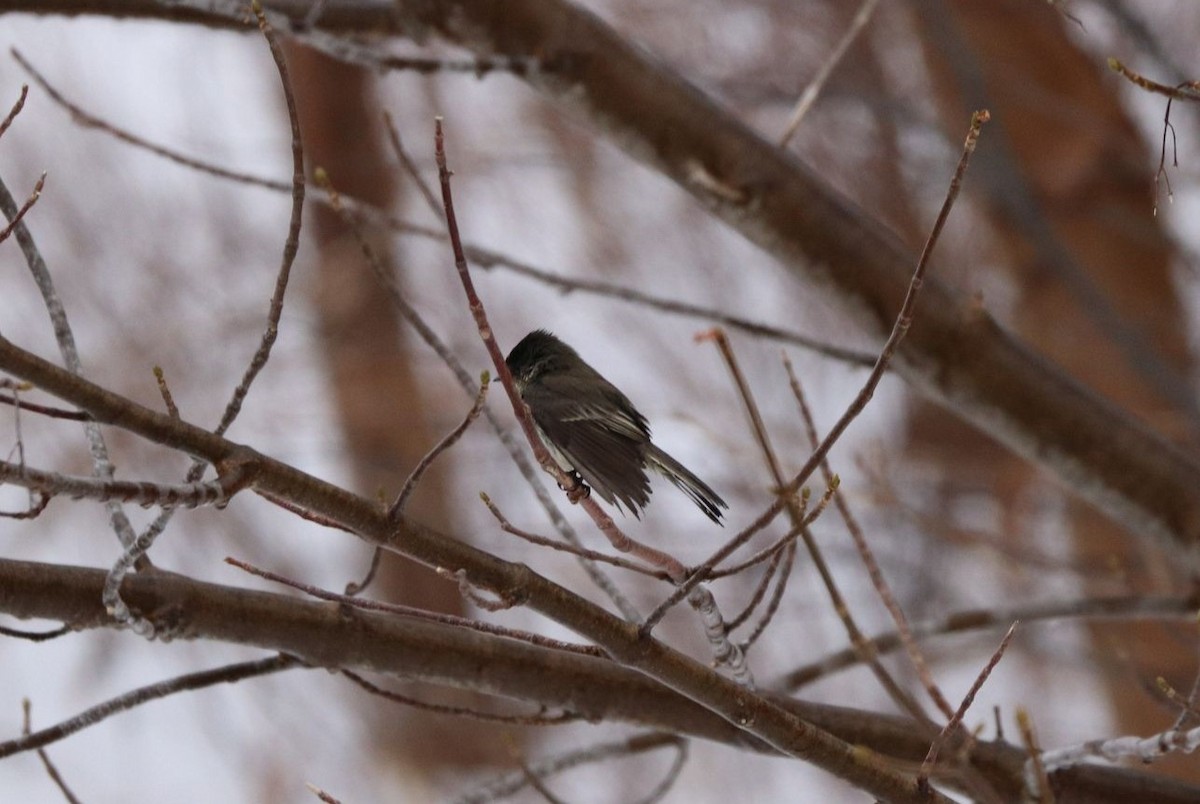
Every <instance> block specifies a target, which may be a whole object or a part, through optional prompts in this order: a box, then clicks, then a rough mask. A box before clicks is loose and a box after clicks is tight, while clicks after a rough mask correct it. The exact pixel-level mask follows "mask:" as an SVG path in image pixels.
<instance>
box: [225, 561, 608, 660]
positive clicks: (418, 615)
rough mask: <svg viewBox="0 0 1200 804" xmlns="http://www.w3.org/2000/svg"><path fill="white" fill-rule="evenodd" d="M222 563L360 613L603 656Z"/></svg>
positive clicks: (240, 564) (583, 647)
mask: <svg viewBox="0 0 1200 804" xmlns="http://www.w3.org/2000/svg"><path fill="white" fill-rule="evenodd" d="M225 563H226V564H228V565H230V566H231V567H237V568H238V569H240V570H242V571H243V572H248V573H250V574H251V575H257V576H258V577H260V578H264V579H266V580H268V581H274V582H275V583H280V584H283V585H284V586H289V587H291V588H292V589H296V590H299V591H301V592H303V593H304V594H306V595H309V596H310V597H315V598H317V599H318V600H328V601H331V602H334V603H340V604H342V605H343V606H348V607H350V608H355V609H361V610H363V611H381V612H385V613H387V614H397V615H399V616H401V617H412V618H414V619H417V620H427V621H429V622H434V623H441V624H442V625H451V626H454V627H456V628H466V629H469V630H471V631H479V632H480V633H483V634H493V635H495V636H502V637H507V638H509V639H517V640H520V641H521V642H528V643H529V644H530V645H537V646H538V647H542V648H550V649H552V650H561V651H566V652H568V653H579V654H582V655H584V656H604V655H605V654H604V652H603V651H601V650H600V649H599V648H597V647H595V646H593V645H578V644H575V643H572V642H563V641H561V640H558V639H551V638H549V637H544V636H542V635H540V634H534V633H530V632H528V631H518V630H516V629H513V628H504V627H503V626H499V625H492V624H491V623H485V622H480V621H479V620H472V619H470V618H467V617H459V616H458V615H456V614H441V613H439V612H435V611H429V610H427V609H418V608H414V607H413V606H405V605H403V604H401V603H384V602H382V601H379V600H368V599H365V598H361V597H354V596H352V595H348V594H347V595H339V594H338V593H337V592H330V591H329V590H328V589H322V588H320V587H319V586H312V585H310V584H306V583H301V582H300V581H297V580H295V579H293V578H289V577H287V576H286V575H280V574H279V573H276V572H271V571H270V570H265V569H262V568H261V567H256V566H254V565H253V564H249V563H247V562H245V561H240V560H239V559H236V558H233V557H231V556H226V557H225Z"/></svg>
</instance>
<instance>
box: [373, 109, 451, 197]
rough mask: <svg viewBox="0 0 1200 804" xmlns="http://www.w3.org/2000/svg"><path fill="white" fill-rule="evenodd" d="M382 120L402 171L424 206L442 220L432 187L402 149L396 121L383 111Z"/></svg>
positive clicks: (402, 144)
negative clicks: (410, 181) (415, 186)
mask: <svg viewBox="0 0 1200 804" xmlns="http://www.w3.org/2000/svg"><path fill="white" fill-rule="evenodd" d="M383 122H384V124H385V125H386V126H387V131H388V140H389V142H391V144H392V150H393V151H395V152H396V158H397V159H399V160H400V164H401V165H403V166H404V172H405V173H407V174H408V177H409V178H410V179H412V181H413V184H415V185H417V190H418V192H420V194H421V198H422V199H423V200H424V201H425V206H427V207H429V209H430V211H432V212H433V216H434V217H435V218H437V219H438V220H442V216H443V215H444V214H445V213H444V212H443V211H442V206H441V204H439V203H438V200H437V197H436V196H435V195H434V194H433V188H432V187H430V186H429V182H427V181H425V177H424V176H422V175H421V171H420V169H419V168H418V167H417V164H416V162H414V161H413V160H412V157H411V156H409V155H408V151H406V150H405V149H404V143H403V142H402V141H401V139H400V130H399V129H398V128H396V121H395V120H393V119H392V116H391V114H390V113H388V112H384V113H383Z"/></svg>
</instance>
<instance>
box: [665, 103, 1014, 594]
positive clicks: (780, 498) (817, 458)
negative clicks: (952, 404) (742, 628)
mask: <svg viewBox="0 0 1200 804" xmlns="http://www.w3.org/2000/svg"><path fill="white" fill-rule="evenodd" d="M990 119H991V116H990V115H989V114H988V112H987V110H986V109H985V110H980V111H977V112H975V113H974V114H973V115H971V127H970V129H969V130H968V132H967V137H966V141H965V143H964V144H963V150H962V156H961V157H960V159H959V161H958V165H957V167H956V168H955V171H954V176H953V178H952V179H951V181H950V186H949V188H948V189H947V191H946V199H945V201H944V202H943V203H942V208H941V210H940V211H939V212H938V216H937V219H936V220H935V221H934V224H933V228H932V230H931V231H930V233H929V237H928V238H927V239H926V241H925V247H924V248H923V249H922V250H921V256H920V258H919V259H918V260H917V265H916V268H915V269H914V271H913V275H912V279H911V280H910V281H909V285H908V291H907V293H905V296H904V302H903V304H901V306H900V312H899V313H898V314H897V316H896V321H895V324H894V325H893V326H892V331H891V334H889V335H888V339H887V341H886V342H885V343H884V345H883V348H882V349H881V350H880V352H879V357H878V358H877V359H876V361H875V366H874V368H872V369H871V373H870V375H869V376H868V377H867V379H866V381H865V382H864V383H863V386H862V388H861V389H860V390H859V392H858V394H857V395H856V396H855V398H854V400H853V401H852V402H851V403H850V405H849V406H848V407H847V408H846V411H845V412H844V413H843V414H842V416H841V418H839V419H838V420H837V422H836V423H835V424H834V425H833V427H832V428H831V429H830V430H829V433H828V434H826V436H825V438H824V440H823V441H822V442H821V444H820V445H819V446H818V447H817V448H816V449H815V450H813V452H812V454H811V455H809V457H808V460H807V461H806V462H805V464H804V466H803V467H802V468H801V469H800V471H799V472H797V473H796V476H795V477H793V478H792V480H791V481H790V482H789V483H788V484H787V485H786V486H784V487H783V488H781V489H780V490H779V493H778V495H777V496H776V498H775V501H774V502H772V503H771V505H769V506H767V509H766V510H765V511H763V513H762V514H760V515H759V516H758V518H757V519H755V520H754V521H753V522H751V523H750V524H749V525H747V526H746V528H745V529H744V530H743V531H742V532H741V533H740V534H738V535H737V536H736V537H734V538H733V539H731V540H730V541H729V542H727V543H726V544H725V545H724V546H723V547H721V548H720V549H719V550H718V551H717V552H715V553H714V554H713V555H712V556H710V557H709V558H708V560H707V561H705V562H704V565H703V566H716V565H717V564H718V563H720V562H721V561H723V560H724V559H725V558H726V557H727V556H729V555H730V554H732V553H733V551H734V550H736V549H737V548H738V547H740V546H741V545H742V544H744V543H745V542H746V541H748V540H749V539H750V538H751V536H753V535H754V534H755V533H757V532H758V531H760V530H762V529H763V528H765V527H766V526H767V525H769V524H770V523H771V522H773V521H774V520H775V518H776V517H777V516H779V514H780V512H781V511H783V509H784V508H785V507H786V506H787V504H788V503H787V501H788V499H789V498H790V496H791V495H793V494H795V493H796V491H797V490H799V488H800V487H801V486H802V485H803V484H804V482H805V481H806V480H808V478H809V477H810V476H811V475H812V473H813V472H814V471H816V469H817V467H818V466H819V465H820V463H821V461H822V460H824V459H825V456H826V455H828V454H829V450H831V449H832V448H833V445H834V444H836V443H837V442H838V440H839V439H840V438H841V437H842V434H843V433H845V431H846V428H848V427H849V426H850V424H851V422H853V421H854V420H855V419H857V418H858V416H859V415H860V414H861V413H862V412H863V410H865V409H866V406H867V403H868V402H870V401H871V398H872V397H873V396H874V395H875V388H876V387H877V386H878V385H879V382H880V380H882V379H883V375H884V373H885V372H886V370H887V366H888V364H889V363H890V362H891V360H892V356H893V355H894V354H895V352H896V349H897V348H898V347H899V346H900V342H901V341H902V340H904V336H905V335H907V334H908V330H909V328H910V327H911V326H912V319H913V312H914V310H915V308H916V304H917V298H918V297H919V296H920V293H921V288H922V286H923V285H924V283H925V274H926V271H927V270H928V267H929V258H930V256H931V255H932V253H933V248H934V246H936V245H937V241H938V238H939V237H940V236H941V233H942V229H943V228H944V227H945V225H946V220H947V218H948V217H949V215H950V210H951V209H952V208H953V206H954V201H955V200H956V199H957V198H958V193H959V190H960V189H961V188H962V180H963V176H964V175H965V174H966V171H967V166H968V164H970V159H971V156H972V154H974V153H975V146H976V144H977V143H978V141H979V134H980V131H981V129H982V127H983V124H984V123H986V122H987V121H988V120H990ZM703 580H704V576H703V575H702V574H701V573H694V574H693V575H692V576H691V577H690V578H688V579H687V581H685V582H684V586H688V585H690V584H697V583H700V582H701V581H703Z"/></svg>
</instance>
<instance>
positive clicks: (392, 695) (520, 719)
mask: <svg viewBox="0 0 1200 804" xmlns="http://www.w3.org/2000/svg"><path fill="white" fill-rule="evenodd" d="M338 672H339V673H341V674H342V675H343V676H345V677H346V678H348V679H350V680H351V681H353V682H354V683H355V684H356V685H357V686H358V687H360V688H361V689H364V690H366V691H367V692H369V693H371V694H372V695H376V696H378V697H380V698H384V699H386V700H389V701H392V702H393V703H398V704H404V705H405V706H411V707H413V708H414V709H423V710H425V711H426V712H433V713H435V714H439V715H451V716H453V717H465V718H468V719H471V720H480V721H483V722H485V723H506V724H508V725H510V726H560V725H562V724H563V723H574V722H575V721H577V720H580V719H581V716H580V715H577V714H575V713H573V712H559V713H558V714H557V715H545V714H541V713H539V714H536V715H498V714H494V713H492V712H481V711H479V710H478V709H471V708H469V707H465V706H447V705H446V704H435V703H429V702H428V701H422V700H419V699H417V698H413V697H412V696H410V695H404V694H403V693H399V692H394V691H392V690H385V689H384V688H383V687H380V686H378V685H376V684H372V683H371V682H370V681H367V680H366V679H365V678H363V677H362V676H360V675H359V674H358V673H355V672H354V671H353V670H346V669H344V668H343V669H341V670H339V671H338Z"/></svg>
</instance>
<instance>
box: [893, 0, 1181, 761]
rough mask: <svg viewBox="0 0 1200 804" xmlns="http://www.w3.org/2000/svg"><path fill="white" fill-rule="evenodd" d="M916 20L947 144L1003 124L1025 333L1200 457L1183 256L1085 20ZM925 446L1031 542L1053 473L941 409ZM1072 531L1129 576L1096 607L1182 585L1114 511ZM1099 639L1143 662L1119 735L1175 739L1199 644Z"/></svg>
mask: <svg viewBox="0 0 1200 804" xmlns="http://www.w3.org/2000/svg"><path fill="white" fill-rule="evenodd" d="M913 7H914V8H915V9H918V13H917V18H918V21H919V25H920V26H921V28H922V31H921V33H922V36H923V39H924V45H925V47H926V52H927V58H928V61H929V64H930V69H931V71H932V73H933V76H934V83H935V91H936V92H937V96H936V101H937V103H938V104H939V109H940V111H941V114H942V119H943V125H944V128H945V130H946V132H947V136H948V137H949V138H950V139H951V140H952V141H954V142H957V141H958V140H959V139H960V138H961V136H962V131H963V129H964V127H965V125H966V121H967V119H968V117H969V115H970V111H971V110H972V109H977V108H988V109H990V110H991V112H992V118H993V123H992V124H991V126H989V129H988V133H987V137H986V146H985V147H983V148H981V150H980V153H979V157H978V158H977V160H976V162H975V166H974V168H973V172H972V182H973V183H974V184H975V186H976V187H977V188H978V187H980V186H981V185H982V186H983V187H984V188H985V189H984V190H983V191H982V192H984V193H986V196H987V197H986V201H985V203H984V206H985V211H986V214H988V215H989V217H990V221H991V224H992V226H993V236H994V237H995V239H996V247H997V248H998V249H1000V250H1002V251H1003V252H1004V254H1003V255H1002V256H1001V257H1000V258H999V259H997V260H995V261H994V262H993V264H996V265H1008V266H1012V267H1013V269H1014V273H1013V275H1012V280H1013V282H1014V283H1015V286H1016V287H1015V290H1016V303H1015V305H1014V320H1013V322H1012V325H1013V327H1014V328H1015V329H1016V330H1017V331H1018V332H1020V333H1021V334H1022V335H1023V336H1024V337H1025V338H1026V339H1028V341H1029V342H1030V343H1031V344H1033V345H1035V346H1036V347H1037V348H1039V349H1040V350H1041V351H1042V352H1043V353H1044V354H1045V355H1047V356H1048V357H1049V358H1051V359H1052V360H1054V361H1055V362H1057V363H1058V364H1059V365H1061V366H1063V367H1064V368H1066V369H1067V371H1068V372H1069V373H1071V374H1072V375H1074V376H1075V377H1076V378H1078V379H1080V380H1081V381H1083V382H1084V383H1086V384H1087V385H1089V386H1090V387H1092V388H1093V389H1094V390H1096V391H1097V392H1098V393H1100V394H1102V395H1104V396H1106V397H1108V398H1109V399H1111V400H1113V401H1115V402H1116V403H1118V404H1119V405H1121V406H1122V407H1124V408H1125V409H1127V410H1129V411H1131V412H1134V413H1135V414H1137V415H1139V416H1141V417H1142V418H1143V420H1144V421H1146V422H1147V424H1149V425H1150V426H1152V427H1154V428H1156V429H1158V430H1160V431H1161V432H1163V433H1165V434H1166V435H1168V436H1170V437H1173V438H1175V439H1176V440H1179V441H1183V442H1187V443H1191V444H1194V443H1195V429H1194V428H1195V424H1196V423H1195V420H1194V418H1193V411H1192V410H1189V408H1190V407H1191V405H1192V403H1191V401H1190V396H1191V395H1190V391H1189V389H1188V382H1187V380H1186V379H1184V378H1187V377H1189V376H1190V372H1191V368H1192V366H1191V357H1190V355H1189V353H1188V349H1187V343H1186V334H1187V327H1186V324H1185V321H1184V315H1183V311H1182V309H1181V304H1180V300H1179V298H1178V297H1177V295H1176V288H1175V286H1174V284H1173V283H1172V279H1171V259H1172V256H1173V254H1172V249H1171V246H1170V244H1169V242H1168V240H1167V238H1166V237H1165V236H1164V234H1163V232H1162V231H1161V229H1160V228H1159V227H1158V225H1157V220H1156V219H1155V218H1153V217H1152V214H1151V212H1152V207H1151V205H1152V197H1151V187H1152V178H1153V164H1154V160H1153V158H1152V157H1151V156H1150V155H1149V154H1148V153H1147V150H1146V147H1145V144H1144V143H1143V142H1142V140H1141V138H1140V137H1139V134H1138V132H1137V130H1136V129H1135V128H1134V126H1133V124H1132V122H1131V121H1130V120H1129V119H1128V117H1127V116H1126V115H1125V112H1124V110H1123V108H1122V104H1121V99H1120V97H1119V96H1118V94H1117V89H1118V87H1117V82H1116V81H1115V80H1114V79H1113V78H1111V77H1110V76H1109V75H1107V74H1106V73H1105V71H1103V66H1102V62H1101V61H1100V60H1099V59H1097V58H1095V57H1093V56H1090V55H1088V54H1085V53H1083V52H1081V51H1080V50H1079V49H1077V48H1076V46H1075V45H1074V44H1073V42H1072V41H1071V39H1070V38H1069V36H1068V26H1070V25H1073V24H1074V23H1073V22H1071V21H1070V20H1069V19H1067V18H1065V17H1064V16H1063V15H1062V14H1061V13H1059V12H1057V11H1056V10H1054V9H1053V8H1052V7H1051V6H1050V5H1049V4H1037V3H1028V2H1019V1H1017V0H989V2H987V3H979V2H975V1H974V0H954V2H945V3H941V2H928V3H926V2H922V3H916V4H914V6H913ZM1071 263H1073V264H1074V266H1077V269H1073V268H1072V267H1071ZM1072 270H1077V273H1076V274H1072V273H1071V271H1072ZM1090 294H1094V295H1090ZM1105 305H1108V307H1109V309H1107V310H1106V309H1105ZM1114 321H1119V322H1120V324H1119V325H1117V326H1114ZM909 433H910V439H911V443H910V447H909V448H910V451H912V452H913V453H915V454H919V455H920V456H922V457H926V458H928V457H930V456H933V457H935V458H936V460H938V461H940V463H941V464H942V466H943V467H944V469H945V472H946V477H947V478H954V480H953V481H949V480H948V481H946V482H947V483H952V484H962V483H964V482H966V483H970V484H975V485H976V487H977V488H978V487H983V488H988V489H989V490H990V491H992V492H994V493H995V494H997V496H998V499H999V501H1000V505H1001V507H1002V509H1003V510H1004V511H1006V512H1009V513H1008V514H1006V519H1007V521H1006V523H1005V535H1006V536H1007V537H1009V538H1019V535H1018V533H1019V531H1020V523H1019V521H1018V518H1019V517H1018V513H1017V512H1019V511H1020V507H1021V499H1022V497H1023V495H1024V494H1025V493H1027V492H1029V491H1030V490H1031V489H1033V488H1034V484H1040V485H1044V484H1046V483H1047V478H1046V477H1045V476H1044V475H1039V474H1038V473H1037V471H1036V470H1035V469H1034V468H1033V467H1032V466H1031V465H1029V464H1027V463H1024V462H1021V461H1018V460H1017V459H1015V458H1013V457H1012V456H1011V454H1010V453H1008V452H1007V451H1006V450H1003V449H1001V448H999V447H998V446H997V445H995V444H994V443H992V442H990V441H988V440H987V439H986V438H985V437H984V436H982V435H979V434H978V433H977V432H974V431H968V430H967V428H966V427H965V426H963V425H961V424H959V423H957V422H955V421H953V420H951V419H950V418H949V417H948V416H947V414H945V413H944V412H943V411H941V410H937V409H934V408H933V407H931V406H929V405H927V404H920V405H918V406H916V407H915V409H914V413H913V415H912V418H911V421H910V425H909ZM968 490H970V489H968ZM948 493H949V494H953V488H951V489H950V490H949V492H948ZM1067 517H1068V521H1069V527H1070V529H1071V537H1072V539H1073V552H1074V556H1075V559H1076V561H1077V563H1078V564H1080V565H1081V566H1084V567H1110V568H1112V569H1111V571H1100V572H1095V573H1093V574H1091V575H1085V577H1084V586H1085V591H1086V592H1087V593H1090V594H1104V593H1109V594H1111V593H1113V592H1114V591H1120V590H1124V589H1128V590H1134V591H1140V592H1147V593H1149V592H1153V591H1165V590H1166V589H1167V588H1169V587H1170V585H1171V584H1172V583H1174V584H1175V589H1176V590H1177V589H1178V588H1179V587H1178V583H1179V581H1180V580H1181V579H1179V578H1177V577H1172V574H1171V571H1170V569H1171V568H1170V567H1168V566H1166V565H1165V562H1164V559H1163V556H1162V555H1161V554H1159V553H1157V552H1155V551H1151V550H1146V549H1144V547H1143V546H1142V545H1143V544H1144V542H1143V541H1140V540H1136V539H1131V538H1129V537H1128V535H1127V534H1125V533H1124V532H1123V531H1121V530H1120V529H1118V528H1117V527H1116V526H1114V525H1113V524H1111V523H1110V522H1109V521H1108V520H1107V519H1105V518H1104V517H1102V516H1100V515H1099V514H1098V513H1097V512H1096V511H1094V510H1092V509H1090V508H1088V507H1086V506H1085V505H1083V504H1082V503H1077V502H1073V501H1072V502H1069V503H1068V507H1067ZM1090 634H1091V639H1092V640H1093V643H1094V644H1093V647H1094V652H1095V655H1097V656H1111V655H1113V654H1114V653H1116V654H1117V655H1121V654H1125V655H1127V657H1128V664H1127V666H1119V667H1115V668H1113V667H1110V668H1109V670H1110V671H1111V670H1115V671H1116V672H1108V673H1105V674H1102V675H1101V676H1100V681H1101V683H1105V684H1107V685H1108V701H1109V702H1110V704H1111V707H1112V711H1113V712H1114V715H1115V718H1116V721H1117V725H1116V731H1117V733H1120V734H1136V735H1149V734H1153V733H1156V732H1159V731H1162V730H1163V729H1165V728H1168V727H1169V726H1170V724H1171V722H1172V720H1173V717H1174V713H1173V712H1172V711H1171V710H1170V709H1169V708H1168V707H1166V706H1164V705H1162V699H1161V696H1156V698H1157V703H1151V701H1150V700H1148V698H1147V689H1150V690H1152V689H1153V683H1152V682H1153V679H1154V678H1155V677H1156V676H1160V675H1161V676H1163V677H1165V678H1166V679H1167V680H1168V681H1169V682H1170V683H1171V684H1173V685H1174V686H1175V687H1176V688H1177V689H1183V690H1185V691H1186V690H1187V689H1189V688H1190V685H1191V680H1192V675H1193V674H1194V673H1195V662H1196V660H1195V646H1194V645H1187V644H1184V643H1182V642H1181V641H1180V640H1179V639H1178V634H1176V636H1175V638H1172V637H1170V636H1169V635H1168V633H1167V630H1166V629H1160V628H1158V627H1156V626H1153V625H1149V624H1137V625H1122V626H1118V625H1102V626H1097V627H1096V628H1093V629H1091V630H1090ZM1114 645H1115V646H1116V648H1117V650H1116V651H1114V650H1113V647H1114ZM1139 681H1141V682H1143V683H1139ZM1151 694H1153V693H1151ZM1174 770H1175V771H1177V772H1180V773H1182V774H1184V775H1186V776H1188V777H1190V778H1192V779H1197V778H1200V768H1198V766H1197V765H1196V763H1195V762H1194V761H1183V762H1179V761H1176V762H1175V763H1174Z"/></svg>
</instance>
